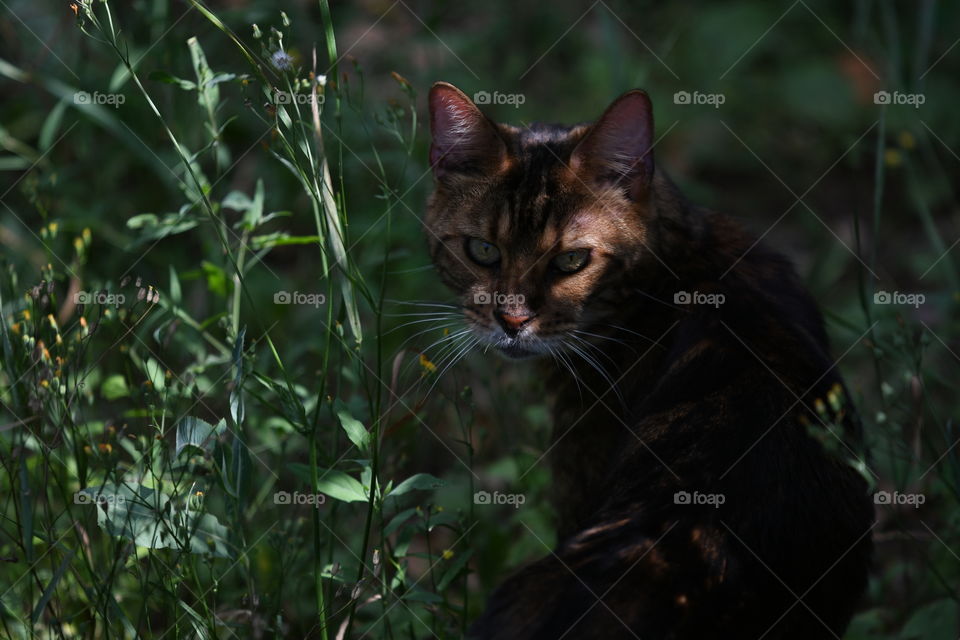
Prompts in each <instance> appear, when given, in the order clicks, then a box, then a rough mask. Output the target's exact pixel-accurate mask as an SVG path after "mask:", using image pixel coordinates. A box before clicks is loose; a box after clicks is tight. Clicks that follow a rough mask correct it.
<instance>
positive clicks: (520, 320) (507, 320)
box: [497, 312, 531, 333]
mask: <svg viewBox="0 0 960 640" xmlns="http://www.w3.org/2000/svg"><path fill="white" fill-rule="evenodd" d="M530 318H531V316H529V315H525V316H512V315H508V314H506V313H503V312H497V320H499V321H500V324H501V325H503V328H504V329H506V330H507V331H510V332H514V333H516V332H517V331H519V330H520V328H521V327H523V325H525V324H527V322H529V321H530Z"/></svg>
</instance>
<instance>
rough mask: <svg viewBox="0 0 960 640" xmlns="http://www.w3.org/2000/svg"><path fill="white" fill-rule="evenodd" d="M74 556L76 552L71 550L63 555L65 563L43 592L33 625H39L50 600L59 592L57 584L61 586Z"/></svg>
mask: <svg viewBox="0 0 960 640" xmlns="http://www.w3.org/2000/svg"><path fill="white" fill-rule="evenodd" d="M73 555H74V552H73V551H69V550H68V551H67V553H65V554H64V555H63V561H62V562H61V563H60V566H59V567H57V570H56V571H55V572H54V574H53V577H52V578H50V584H48V585H47V587H46V589H44V590H43V595H42V596H41V597H40V600H39V601H38V602H37V606H36V607H34V608H33V615H32V616H31V617H30V619H31V620H32V621H33V624H37V621H38V620H40V616H41V614H43V610H44V609H46V608H47V603H48V602H50V598H51V597H53V593H54V592H55V591H56V590H57V584H59V582H60V578H62V577H63V574H64V573H65V572H66V570H67V568H68V567H69V566H70V561H71V560H73Z"/></svg>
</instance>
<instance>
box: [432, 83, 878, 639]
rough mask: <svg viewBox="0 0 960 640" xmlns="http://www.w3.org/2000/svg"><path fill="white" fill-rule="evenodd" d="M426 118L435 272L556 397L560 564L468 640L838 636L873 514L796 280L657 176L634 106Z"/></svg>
mask: <svg viewBox="0 0 960 640" xmlns="http://www.w3.org/2000/svg"><path fill="white" fill-rule="evenodd" d="M429 110H430V131H431V135H432V143H431V146H430V165H431V167H432V170H433V174H434V182H435V188H434V192H433V193H432V195H431V196H430V198H429V200H428V203H427V208H426V216H425V218H424V226H425V228H426V232H427V233H426V237H427V240H428V245H429V250H430V255H431V258H432V261H433V263H434V265H435V267H436V269H437V271H438V273H439V276H440V278H441V279H442V280H443V282H444V283H445V284H446V285H447V286H449V287H450V288H451V289H452V290H453V291H454V292H455V294H457V296H458V297H459V299H460V301H461V305H462V312H463V316H464V318H465V320H466V322H467V324H468V325H469V327H470V328H471V329H472V331H473V332H474V334H475V335H476V336H477V337H478V338H480V340H481V341H482V344H484V345H487V346H489V347H492V348H495V349H496V350H499V351H500V352H502V354H504V355H505V356H506V357H508V358H517V359H522V358H533V357H537V356H540V357H541V360H543V362H544V366H546V367H547V368H548V369H549V370H550V372H551V373H550V375H551V376H553V382H552V383H551V388H554V389H556V398H557V399H556V403H555V407H554V412H553V414H554V436H553V443H552V445H551V447H550V449H549V452H548V457H549V459H550V464H551V469H552V473H553V485H554V487H555V496H554V498H555V503H556V509H557V514H558V523H557V530H558V536H557V540H558V543H557V546H556V548H555V549H554V550H553V551H552V552H551V553H549V554H548V555H546V557H544V558H543V559H541V560H539V561H537V562H535V563H533V564H532V565H530V566H527V567H525V568H523V569H521V570H520V571H519V572H517V573H516V574H515V575H513V576H512V577H509V578H508V579H507V580H506V581H505V582H504V583H503V584H502V585H501V586H499V587H498V588H497V589H496V590H495V591H494V592H493V593H492V595H491V596H490V598H489V600H488V602H487V605H486V609H485V611H484V613H483V614H482V615H481V616H480V617H479V619H478V620H476V621H475V622H474V623H473V624H472V626H471V630H470V637H471V638H478V639H496V640H511V639H520V638H523V639H527V640H531V639H532V640H547V639H550V640H557V639H558V638H576V639H579V638H598V639H599V638H604V639H611V638H642V640H665V639H671V640H686V639H696V640H706V639H710V638H718V639H720V638H724V639H727V638H731V639H734V638H737V639H738V638H744V639H755V638H761V637H762V638H766V639H768V640H785V639H801V638H802V639H803V640H811V639H818V638H839V637H840V636H841V635H842V634H843V632H844V629H845V628H846V627H847V625H848V623H849V621H850V618H851V617H852V615H853V612H854V610H855V607H856V606H857V603H858V600H859V599H860V597H861V595H862V593H863V591H864V589H865V586H866V583H867V578H868V572H869V568H870V562H871V550H872V540H871V531H872V528H873V525H874V513H873V502H872V500H871V499H870V497H869V487H868V483H867V482H866V480H865V479H864V478H863V476H862V475H861V474H860V473H859V472H858V471H857V470H855V469H854V467H853V464H851V461H856V460H862V459H863V458H862V456H863V455H864V454H863V448H862V447H863V445H862V427H861V425H860V422H859V420H858V418H857V415H856V413H855V410H854V408H853V406H852V402H851V400H850V397H849V395H848V392H847V390H846V387H845V386H844V383H843V381H842V379H841V378H840V375H839V374H838V373H837V371H836V368H835V363H834V362H833V360H832V358H831V356H830V355H829V346H828V340H827V335H826V331H825V329H824V323H823V319H822V317H821V315H820V313H819V311H818V310H817V307H816V304H815V302H814V301H813V299H812V298H811V296H810V295H809V293H808V292H807V291H806V290H805V289H804V287H803V285H802V284H801V282H800V280H799V278H798V276H797V275H796V273H795V272H794V269H793V267H792V266H791V264H790V263H789V261H788V260H787V259H786V258H784V257H783V256H781V255H780V254H778V253H776V252H773V251H771V250H770V249H768V248H766V247H765V246H763V245H762V244H759V243H757V241H756V239H755V238H754V237H752V236H751V235H749V234H748V233H747V232H746V231H744V230H743V229H742V228H741V227H740V226H738V224H737V223H735V222H734V221H733V220H732V219H730V218H728V217H726V216H724V215H721V214H719V213H714V212H712V211H708V210H705V209H703V208H700V207H697V206H694V205H692V204H690V203H688V202H687V201H686V200H685V199H684V198H683V196H682V194H681V193H680V192H679V190H678V189H677V187H676V186H675V185H674V184H673V183H672V182H671V181H670V180H669V178H668V177H667V176H666V175H665V174H664V173H663V172H662V170H660V169H659V168H657V167H656V166H655V164H654V156H653V146H654V139H653V134H654V128H653V115H652V111H653V109H652V105H651V102H650V99H649V98H648V96H647V94H646V93H644V92H642V91H639V90H633V91H629V92H627V93H625V94H623V95H622V96H620V97H619V98H617V99H616V100H615V101H614V102H613V103H612V104H611V105H610V106H609V107H608V108H607V110H606V111H605V112H604V113H603V115H602V116H601V117H600V118H599V120H597V121H596V122H595V123H593V124H586V125H578V126H572V127H564V126H553V125H541V124H534V125H531V126H529V127H516V126H509V125H505V124H499V123H495V122H493V121H492V120H490V119H489V118H487V117H486V116H485V115H484V114H483V113H482V112H481V111H480V109H479V108H478V107H477V106H476V105H475V104H474V103H473V101H471V100H470V98H469V97H467V96H466V95H465V94H464V93H463V92H461V91H460V90H459V89H457V88H456V87H454V86H453V85H450V84H447V83H437V84H435V85H434V86H433V87H432V89H431V91H430V95H429ZM544 356H545V357H544Z"/></svg>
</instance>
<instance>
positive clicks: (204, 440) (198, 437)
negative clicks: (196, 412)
mask: <svg viewBox="0 0 960 640" xmlns="http://www.w3.org/2000/svg"><path fill="white" fill-rule="evenodd" d="M226 427H227V423H226V421H225V420H223V419H221V420H220V422H218V423H217V426H213V425H212V424H210V423H209V422H207V421H206V420H201V419H200V418H197V417H194V416H187V417H186V418H184V419H183V420H181V421H180V422H178V423H177V448H176V451H175V455H180V452H181V451H183V449H184V448H185V447H196V448H197V449H201V450H203V449H204V448H205V447H206V446H207V444H209V443H210V440H211V439H212V438H213V436H215V435H218V434H220V433H223V432H224V430H225V429H226Z"/></svg>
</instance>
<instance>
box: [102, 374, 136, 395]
mask: <svg viewBox="0 0 960 640" xmlns="http://www.w3.org/2000/svg"><path fill="white" fill-rule="evenodd" d="M100 395H102V396H103V397H104V399H106V400H116V399H118V398H125V397H127V396H129V395H130V389H129V388H127V380H126V378H124V377H123V376H122V375H120V374H119V373H115V374H114V375H112V376H110V377H108V378H107V379H106V380H104V381H103V384H102V385H100Z"/></svg>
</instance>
